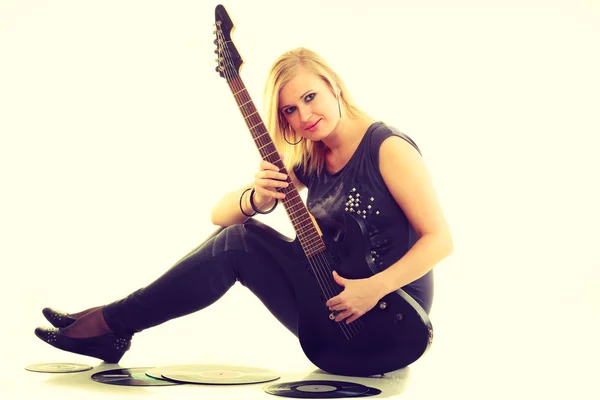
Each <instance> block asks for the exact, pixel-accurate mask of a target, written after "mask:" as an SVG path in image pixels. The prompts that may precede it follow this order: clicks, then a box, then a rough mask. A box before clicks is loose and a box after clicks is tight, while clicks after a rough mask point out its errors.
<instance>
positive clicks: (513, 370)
mask: <svg viewBox="0 0 600 400" xmlns="http://www.w3.org/2000/svg"><path fill="white" fill-rule="evenodd" d="M440 292H442V294H443V293H444V291H442V290H440ZM493 292H496V290H494V291H493ZM493 292H489V294H494V295H495V294H497V293H493ZM471 294H472V295H482V293H475V292H472V293H471ZM439 297H445V298H442V299H439ZM483 298H485V297H483ZM487 299H488V301H486V302H485V306H484V305H483V303H479V305H477V304H475V305H473V306H472V307H467V304H466V302H467V300H468V299H467V298H466V297H461V296H454V297H452V296H447V295H446V294H443V296H442V295H440V296H438V300H439V301H440V302H441V301H442V300H443V301H444V303H443V304H439V305H438V306H436V308H435V310H434V312H433V313H432V319H433V322H434V328H435V329H436V331H435V335H436V336H435V338H434V343H433V346H432V347H431V349H430V351H429V352H428V353H426V355H425V356H424V357H422V358H421V359H420V360H418V361H417V362H416V363H414V364H413V365H412V366H410V367H409V368H406V369H404V370H400V371H396V372H394V373H391V374H389V375H386V376H384V377H382V378H352V377H343V376H333V375H327V374H324V373H322V372H320V371H319V370H318V369H317V368H316V367H315V366H314V365H312V364H311V363H310V362H309V361H308V360H307V359H306V358H305V357H304V355H303V354H302V352H301V350H300V347H299V346H298V345H297V343H296V340H295V338H293V337H292V335H290V334H288V333H287V331H285V330H284V329H283V328H281V327H280V326H279V325H278V323H277V322H276V321H275V320H274V319H273V318H271V316H270V315H269V314H268V313H267V312H265V311H264V310H263V309H262V308H261V306H260V304H259V303H258V302H256V301H255V299H253V297H252V295H251V294H249V293H248V292H246V291H245V289H243V288H241V287H238V286H236V287H234V288H233V289H232V290H231V291H230V292H229V293H228V294H227V295H226V296H225V297H224V298H223V299H222V301H221V302H219V303H216V304H215V305H213V306H212V307H211V308H210V309H206V310H204V311H202V312H199V313H196V314H194V315H192V316H187V317H184V318H180V319H178V320H174V321H170V322H169V323H166V324H163V325H161V326H158V327H155V328H153V329H150V330H147V331H145V332H142V333H140V334H138V335H137V336H136V337H135V339H134V342H133V345H132V348H131V350H130V351H129V352H128V353H126V355H125V356H124V357H123V359H122V360H121V363H120V364H119V365H115V364H102V363H101V362H99V361H97V360H95V359H93V358H88V357H84V356H78V355H73V354H69V353H66V352H62V351H60V350H57V349H54V348H52V347H50V346H48V345H46V344H45V343H43V342H41V341H39V340H38V339H37V338H36V337H35V336H34V335H33V332H32V331H33V328H34V327H35V326H36V325H38V324H43V321H44V320H43V317H42V316H41V314H39V315H20V316H18V315H13V314H12V313H9V314H8V315H13V317H16V318H17V321H18V322H19V323H18V324H13V325H12V326H10V329H11V331H10V332H7V331H6V330H5V331H4V332H3V338H2V340H3V341H6V343H8V346H6V347H5V348H4V350H7V351H8V359H6V358H4V359H3V362H2V364H1V366H0V367H1V371H0V374H1V375H0V377H1V379H2V386H0V393H2V394H3V396H2V397H3V398H10V399H20V398H45V399H52V398H64V397H65V396H66V397H69V398H71V397H73V396H78V395H80V396H85V397H82V398H86V399H87V398H90V399H93V398H107V397H108V396H110V397H111V398H115V397H114V396H117V397H116V398H134V397H137V398H142V397H143V398H148V396H152V398H165V399H167V398H169V399H172V398H175V397H176V398H179V399H187V398H190V399H192V398H195V399H197V398H211V399H220V398H223V399H225V398H227V399H230V398H244V399H249V398H274V396H272V395H270V394H267V393H265V392H264V390H263V388H264V387H266V386H269V385H272V384H276V383H282V382H291V381H297V380H338V381H346V382H357V383H362V384H365V385H368V386H371V387H375V388H378V389H380V390H381V391H382V393H381V394H380V395H378V396H374V397H381V398H388V397H392V398H394V397H396V396H402V397H404V398H410V399H433V398H441V397H442V396H443V397H444V398H462V399H481V398H485V399H495V398H498V399H500V398H502V399H505V398H516V399H521V398H522V399H526V398H533V397H535V398H544V399H555V398H556V399H559V398H567V396H568V398H577V399H593V398H598V397H596V396H597V395H598V389H597V387H596V384H595V381H596V380H595V379H594V378H597V373H598V368H597V366H594V360H597V359H598V357H599V356H600V352H599V347H598V343H597V338H598V337H599V334H600V331H599V329H598V326H597V317H598V310H597V309H595V310H594V309H591V308H586V307H584V306H582V304H578V303H576V302H573V303H571V304H568V303H563V304H547V306H546V307H543V308H541V306H540V304H536V302H535V301H534V302H533V303H531V302H530V305H529V306H527V305H526V303H525V302H524V301H522V299H518V298H515V297H512V298H511V296H510V293H509V291H507V293H506V294H505V295H504V296H503V299H502V300H500V296H499V297H498V298H497V300H496V301H489V299H490V298H489V297H488V298H487ZM248 307H249V308H248ZM40 308H41V307H40ZM248 310H251V311H252V312H251V313H249V312H248ZM236 311H240V312H243V315H241V316H240V317H239V318H238V319H237V320H233V319H231V316H232V315H235V312H236ZM249 314H253V316H252V317H248V315H249ZM19 317H20V319H19ZM207 325H209V326H211V327H212V328H213V329H212V330H211V331H208V330H205V329H204V328H203V327H204V326H207ZM3 329H4V328H3ZM17 330H18V331H17ZM4 335H6V336H4ZM45 362H65V363H66V362H72V363H83V364H89V365H91V366H93V367H94V368H93V369H92V370H89V371H85V372H78V373H68V374H67V373H65V374H50V373H36V372H29V371H26V370H25V369H24V368H25V366H27V365H31V364H37V363H45ZM181 364H208V365H211V364H226V365H231V366H235V365H242V366H249V367H260V368H268V369H272V370H274V371H276V372H278V373H279V374H280V375H281V377H280V379H278V380H276V381H272V382H266V383H259V384H252V385H235V386H234V385H229V386H216V385H215V386H207V385H191V384H186V385H179V386H165V387H121V386H114V385H107V384H100V383H97V382H94V381H93V380H92V379H91V378H90V376H91V375H92V374H94V373H96V372H99V371H102V370H106V369H116V368H134V367H148V368H150V367H158V366H167V365H181ZM5 395H8V397H5Z"/></svg>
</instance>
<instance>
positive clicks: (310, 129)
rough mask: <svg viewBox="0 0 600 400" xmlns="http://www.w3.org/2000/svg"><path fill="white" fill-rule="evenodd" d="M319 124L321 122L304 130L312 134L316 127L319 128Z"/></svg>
mask: <svg viewBox="0 0 600 400" xmlns="http://www.w3.org/2000/svg"><path fill="white" fill-rule="evenodd" d="M319 122H321V120H318V121H317V122H315V123H314V124H313V125H312V126H310V127H308V128H306V130H307V131H310V132H314V131H315V130H316V129H317V127H318V126H319Z"/></svg>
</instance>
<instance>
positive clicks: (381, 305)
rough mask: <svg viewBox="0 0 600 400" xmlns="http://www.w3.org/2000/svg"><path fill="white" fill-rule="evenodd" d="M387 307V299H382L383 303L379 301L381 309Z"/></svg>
mask: <svg viewBox="0 0 600 400" xmlns="http://www.w3.org/2000/svg"><path fill="white" fill-rule="evenodd" d="M386 307H387V303H386V302H385V301H382V302H381V303H379V308H380V309H382V310H385V308H386Z"/></svg>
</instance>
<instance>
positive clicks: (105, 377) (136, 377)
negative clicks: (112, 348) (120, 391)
mask: <svg viewBox="0 0 600 400" xmlns="http://www.w3.org/2000/svg"><path fill="white" fill-rule="evenodd" d="M150 369H152V368H122V369H111V370H106V371H102V372H98V373H95V374H94V375H92V379H93V380H95V381H96V382H99V383H106V384H109V385H119V386H171V385H181V383H179V382H171V381H168V380H166V379H157V378H153V377H151V376H148V375H147V374H146V372H147V371H148V370H150Z"/></svg>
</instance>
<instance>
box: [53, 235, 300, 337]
mask: <svg viewBox="0 0 600 400" xmlns="http://www.w3.org/2000/svg"><path fill="white" fill-rule="evenodd" d="M253 235H257V232H255V231H252V232H251V231H248V230H246V229H245V227H244V226H243V225H233V226H230V227H228V228H225V229H223V230H221V231H220V232H219V233H218V234H216V235H215V236H213V237H211V238H209V239H208V240H207V241H206V242H205V243H203V244H202V245H201V246H199V247H198V248H197V249H196V250H195V251H193V252H191V253H190V254H188V255H187V256H186V257H184V258H183V259H181V260H180V261H179V262H177V263H176V264H175V265H174V266H173V267H172V268H171V269H169V270H168V271H167V272H166V273H165V274H163V275H162V276H161V277H159V278H158V279H157V280H155V281H154V282H152V283H151V284H150V285H148V286H146V287H144V288H141V289H139V290H137V291H135V292H133V293H131V294H130V295H129V296H127V297H125V298H123V299H121V300H118V301H115V302H113V303H110V304H108V305H106V306H104V307H103V308H102V309H99V310H97V311H95V312H92V313H90V314H88V315H85V316H83V317H82V318H81V319H79V320H78V321H76V322H75V323H73V324H72V325H71V326H69V327H68V328H66V329H64V330H63V334H65V335H67V336H70V337H80V338H81V337H91V336H98V335H102V334H103V333H109V332H111V331H112V332H115V333H117V334H120V335H126V336H129V335H133V334H134V333H136V332H140V331H142V330H144V329H147V328H150V327H152V326H156V325H159V324H162V323H163V322H165V321H168V320H171V319H173V318H178V317H181V316H183V315H187V314H190V313H193V312H195V311H198V310H201V309H203V308H205V307H207V306H209V305H211V304H212V303H214V302H215V301H217V300H218V299H219V298H221V297H222V296H223V295H224V294H225V293H226V292H227V291H228V290H229V288H231V287H232V286H233V284H234V283H235V282H236V281H240V283H241V284H242V285H244V286H245V287H247V288H248V289H249V290H250V291H252V292H253V293H254V294H255V295H256V296H257V297H258V298H259V299H260V300H261V301H262V303H263V304H264V305H265V306H266V307H267V308H268V309H269V311H270V312H271V313H272V314H273V315H274V316H275V317H276V318H277V319H278V320H279V321H280V322H281V323H282V324H283V325H284V326H285V327H286V328H288V330H290V331H291V332H292V333H293V334H295V335H297V331H296V321H297V307H296V298H295V294H294V289H293V286H292V285H291V284H290V282H289V280H288V277H287V275H286V274H285V272H284V271H283V269H282V268H281V266H280V265H279V264H278V263H277V262H276V261H275V260H274V259H273V258H271V257H269V249H268V248H265V247H264V246H262V245H260V244H259V243H260V242H259V241H257V240H254V239H253ZM278 240H280V239H277V238H274V239H273V245H274V246H285V244H284V243H277V241H278Z"/></svg>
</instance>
